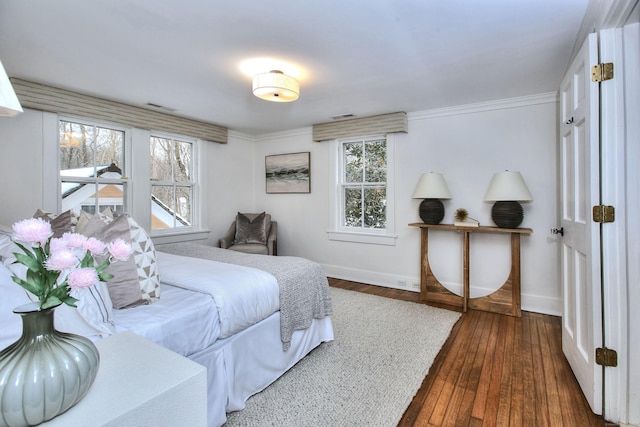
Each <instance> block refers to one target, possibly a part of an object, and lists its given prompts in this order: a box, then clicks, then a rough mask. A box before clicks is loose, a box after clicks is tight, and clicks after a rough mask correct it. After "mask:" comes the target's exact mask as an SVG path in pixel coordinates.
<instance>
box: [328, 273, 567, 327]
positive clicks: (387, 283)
mask: <svg viewBox="0 0 640 427" xmlns="http://www.w3.org/2000/svg"><path fill="white" fill-rule="evenodd" d="M322 267H323V268H324V272H325V274H326V275H327V276H329V277H335V278H336V279H341V280H350V281H352V282H360V283H366V284H369V285H377V286H383V287H385V288H393V289H403V290H406V291H412V292H420V277H416V276H404V275H399V274H386V273H379V272H375V271H366V270H359V269H356V268H349V267H341V266H337V265H327V264H323V265H322ZM442 284H443V285H444V286H445V287H447V289H450V290H451V291H452V292H454V293H456V294H458V295H461V294H462V285H461V284H459V283H442ZM490 292H491V290H490V289H482V288H477V287H474V288H472V289H471V295H486V294H488V293H490ZM521 304H522V310H524V311H532V312H534V313H542V314H549V315H552V316H560V315H561V314H562V300H561V299H559V298H549V297H544V296H540V295H531V294H522V295H521Z"/></svg>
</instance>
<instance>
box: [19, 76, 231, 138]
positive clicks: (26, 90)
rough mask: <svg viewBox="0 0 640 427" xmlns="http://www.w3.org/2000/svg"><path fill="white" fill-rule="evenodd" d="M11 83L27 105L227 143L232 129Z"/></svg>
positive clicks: (91, 98)
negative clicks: (229, 130) (229, 131)
mask: <svg viewBox="0 0 640 427" xmlns="http://www.w3.org/2000/svg"><path fill="white" fill-rule="evenodd" d="M11 84H12V85H13V88H14V90H15V91H16V94H17V95H18V99H19V100H20V104H21V105H22V106H23V107H27V108H32V109H34V110H40V111H48V112H51V113H57V114H63V115H69V116H77V117H84V118H90V119H97V120H105V121H109V122H112V123H118V124H123V125H128V126H134V127H137V128H141V129H150V130H155V131H162V132H170V133H175V134H181V135H185V136H192V137H195V138H200V139H204V140H207V141H212V142H219V143H221V144H226V143H227V137H228V129H227V128H226V127H223V126H218V125H214V124H211V123H207V122H202V121H199V120H193V119H187V118H184V117H179V116H174V115H171V114H166V113H161V112H158V111H152V110H147V109H145V108H140V107H135V106H132V105H128V104H123V103H120V102H115V101H109V100H107V99H102V98H97V97H94V96H90V95H84V94H81V93H77V92H72V91H68V90H65V89H59V88H55V87H52V86H47V85H43V84H39V83H33V82H29V81H26V80H20V79H16V78H12V79H11Z"/></svg>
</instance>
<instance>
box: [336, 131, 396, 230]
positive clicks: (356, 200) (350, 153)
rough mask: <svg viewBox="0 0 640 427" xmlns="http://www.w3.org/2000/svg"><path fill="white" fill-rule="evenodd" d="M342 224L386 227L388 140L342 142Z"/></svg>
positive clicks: (375, 227) (346, 225)
mask: <svg viewBox="0 0 640 427" xmlns="http://www.w3.org/2000/svg"><path fill="white" fill-rule="evenodd" d="M341 146H342V156H341V157H342V174H341V186H342V204H343V218H342V226H344V227H349V228H363V229H384V228H386V224H387V218H386V194H387V141H386V139H384V138H376V139H365V140H361V141H348V142H342V143H341Z"/></svg>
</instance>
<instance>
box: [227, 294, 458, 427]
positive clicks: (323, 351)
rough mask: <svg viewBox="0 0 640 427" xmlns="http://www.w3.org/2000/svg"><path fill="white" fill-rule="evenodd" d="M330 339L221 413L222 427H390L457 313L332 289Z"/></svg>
mask: <svg viewBox="0 0 640 427" xmlns="http://www.w3.org/2000/svg"><path fill="white" fill-rule="evenodd" d="M331 297H332V299H333V308H334V314H333V315H332V320H333V327H334V332H335V340H334V341H333V342H330V343H324V344H322V345H321V346H320V347H318V348H316V349H315V350H313V351H312V352H311V353H310V354H309V355H308V356H307V357H305V358H304V359H302V360H301V361H300V362H298V364H297V365H295V366H294V367H293V368H292V369H290V370H289V371H288V372H286V373H285V374H284V375H283V376H282V377H281V378H280V379H278V380H277V381H276V382H275V383H273V384H272V385H270V386H269V387H267V388H266V389H265V390H264V391H262V392H261V393H258V394H256V395H254V396H252V397H251V398H250V399H249V400H248V401H247V406H246V408H245V409H244V410H242V411H238V412H234V413H231V414H228V421H227V423H226V424H225V425H226V426H278V427H283V426H284V427H306V426H309V427H310V426H350V427H352V426H395V425H397V423H398V421H400V419H401V418H402V415H403V414H404V411H405V410H406V408H407V407H408V406H409V404H410V403H411V400H412V399H413V396H414V395H415V393H416V391H417V390H418V388H420V385H421V384H422V381H423V379H424V377H425V376H426V375H427V372H428V371H429V368H430V367H431V364H432V363H433V360H434V358H435V357H436V355H437V354H438V352H439V351H440V348H441V347H442V345H443V344H444V342H445V341H446V339H447V337H448V336H449V334H450V332H451V328H452V327H453V325H454V324H455V322H456V321H457V320H458V319H459V318H460V314H459V313H456V312H452V311H448V310H443V309H438V308H434V307H429V306H426V305H422V304H416V303H411V302H406V301H398V300H393V299H389V298H382V297H378V296H372V295H367V294H363V293H359V292H353V291H347V290H343V289H337V288H331Z"/></svg>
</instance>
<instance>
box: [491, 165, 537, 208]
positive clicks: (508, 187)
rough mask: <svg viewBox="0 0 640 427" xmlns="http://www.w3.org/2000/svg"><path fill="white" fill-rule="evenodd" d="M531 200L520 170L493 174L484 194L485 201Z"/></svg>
mask: <svg viewBox="0 0 640 427" xmlns="http://www.w3.org/2000/svg"><path fill="white" fill-rule="evenodd" d="M531 200H533V197H531V193H530V192H529V188H527V184H525V182H524V179H522V175H520V172H513V171H504V172H498V173H496V174H494V175H493V178H492V179H491V183H490V184H489V189H488V190H487V194H486V195H485V196H484V201H485V202H498V201H515V202H530V201H531Z"/></svg>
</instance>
